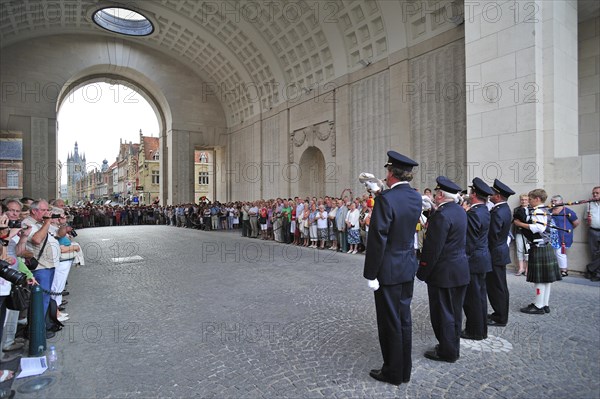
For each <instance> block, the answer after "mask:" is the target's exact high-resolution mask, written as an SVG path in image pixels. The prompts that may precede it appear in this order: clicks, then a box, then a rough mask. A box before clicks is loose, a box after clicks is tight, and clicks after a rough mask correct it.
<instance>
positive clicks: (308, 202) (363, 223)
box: [64, 194, 373, 254]
mask: <svg viewBox="0 0 600 399" xmlns="http://www.w3.org/2000/svg"><path fill="white" fill-rule="evenodd" d="M372 207H373V198H371V197H370V196H369V195H368V194H365V195H363V196H361V197H357V198H350V197H344V198H333V197H322V198H317V197H312V198H310V197H307V198H299V197H296V198H277V199H270V200H258V201H236V202H229V203H220V202H218V201H215V202H209V201H206V202H202V203H200V204H193V203H188V204H178V205H170V206H161V205H158V204H153V205H148V206H145V205H142V206H137V205H136V206H129V205H126V206H120V205H117V206H112V205H92V204H88V205H86V206H82V207H65V208H64V210H65V213H66V215H67V221H68V223H69V224H70V225H71V226H73V227H74V228H77V229H81V228H86V227H104V226H126V225H168V226H175V227H181V228H189V229H199V230H205V231H214V230H238V231H239V232H240V234H241V235H242V236H243V237H250V238H260V239H263V240H273V241H277V242H282V243H288V244H295V245H299V246H304V247H311V248H318V249H330V250H337V251H344V252H348V253H352V254H356V253H359V252H364V251H365V249H366V242H367V235H368V231H369V223H370V216H371V210H372Z"/></svg>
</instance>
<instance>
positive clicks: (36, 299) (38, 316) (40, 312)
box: [28, 285, 46, 356]
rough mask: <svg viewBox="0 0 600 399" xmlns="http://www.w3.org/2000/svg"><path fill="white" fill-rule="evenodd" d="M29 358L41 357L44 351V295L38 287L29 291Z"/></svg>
mask: <svg viewBox="0 0 600 399" xmlns="http://www.w3.org/2000/svg"><path fill="white" fill-rule="evenodd" d="M28 318H29V356H42V355H43V354H44V352H45V351H46V315H45V314H44V294H43V293H42V288H41V287H40V286H39V285H35V286H33V288H32V289H31V303H30V304H29V316H28Z"/></svg>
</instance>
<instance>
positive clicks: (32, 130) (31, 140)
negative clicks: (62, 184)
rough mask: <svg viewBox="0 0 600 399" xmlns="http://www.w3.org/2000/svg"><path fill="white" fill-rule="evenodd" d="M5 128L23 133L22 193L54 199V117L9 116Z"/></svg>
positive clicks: (55, 184) (55, 166)
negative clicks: (8, 121) (7, 124)
mask: <svg viewBox="0 0 600 399" xmlns="http://www.w3.org/2000/svg"><path fill="white" fill-rule="evenodd" d="M9 130H15V131H20V132H21V133H22V135H23V136H22V137H23V195H24V196H26V197H31V198H34V199H38V198H44V199H47V200H50V199H54V198H57V197H58V195H59V191H58V187H57V184H58V180H59V179H58V176H57V173H59V171H58V167H57V164H56V161H55V160H56V152H57V141H56V119H55V118H44V117H35V116H11V118H10V123H9Z"/></svg>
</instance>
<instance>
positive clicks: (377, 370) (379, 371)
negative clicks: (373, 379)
mask: <svg viewBox="0 0 600 399" xmlns="http://www.w3.org/2000/svg"><path fill="white" fill-rule="evenodd" d="M371 373H375V374H379V373H381V369H371V371H370V372H369V374H371ZM407 382H410V377H408V378H406V379H404V380H402V383H403V384H406V383H407Z"/></svg>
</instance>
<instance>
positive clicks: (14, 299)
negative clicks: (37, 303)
mask: <svg viewBox="0 0 600 399" xmlns="http://www.w3.org/2000/svg"><path fill="white" fill-rule="evenodd" d="M30 301H31V290H30V289H29V287H23V286H21V285H15V284H13V285H12V287H11V289H10V294H9V295H8V297H7V298H6V307H7V308H8V309H11V310H19V311H20V310H25V309H27V308H28V307H29V302H30Z"/></svg>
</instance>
